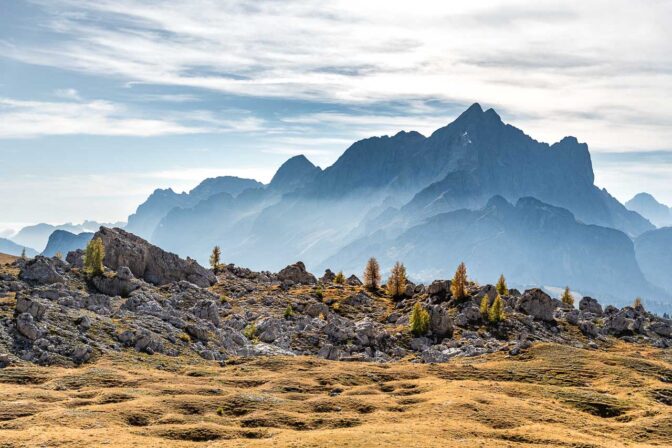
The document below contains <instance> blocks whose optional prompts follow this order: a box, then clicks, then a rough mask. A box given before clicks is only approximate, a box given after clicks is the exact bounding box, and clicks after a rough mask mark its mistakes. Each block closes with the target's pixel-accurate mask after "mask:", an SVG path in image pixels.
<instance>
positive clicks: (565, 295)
mask: <svg viewBox="0 0 672 448" xmlns="http://www.w3.org/2000/svg"><path fill="white" fill-rule="evenodd" d="M560 300H561V301H562V303H564V304H565V305H569V306H574V297H573V296H572V293H571V292H570V291H569V286H567V287H565V290H564V291H563V292H562V296H561V297H560Z"/></svg>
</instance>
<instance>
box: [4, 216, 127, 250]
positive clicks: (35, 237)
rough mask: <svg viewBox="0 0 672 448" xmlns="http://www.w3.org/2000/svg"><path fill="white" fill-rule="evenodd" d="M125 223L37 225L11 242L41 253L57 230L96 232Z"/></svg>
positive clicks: (20, 232)
mask: <svg viewBox="0 0 672 448" xmlns="http://www.w3.org/2000/svg"><path fill="white" fill-rule="evenodd" d="M123 225H124V223H121V222H117V223H100V222H96V221H84V222H83V223H81V224H72V223H66V224H60V225H52V224H45V223H40V224H35V225H32V226H27V227H24V228H23V229H21V230H20V231H19V232H18V233H17V234H16V235H14V236H12V238H11V240H12V241H14V242H15V243H17V244H19V245H21V246H27V247H32V248H34V249H35V250H36V251H38V252H41V251H43V250H44V249H45V248H46V245H47V242H48V241H49V237H50V236H51V234H52V233H54V231H56V230H65V231H67V232H70V233H75V234H78V233H82V232H95V231H96V230H98V228H100V226H106V227H121V226H123Z"/></svg>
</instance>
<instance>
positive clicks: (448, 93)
mask: <svg viewBox="0 0 672 448" xmlns="http://www.w3.org/2000/svg"><path fill="white" fill-rule="evenodd" d="M671 23H672V1H670V0H658V1H656V0H647V1H642V2H633V1H629V0H609V1H599V0H581V1H572V0H569V1H563V2H559V1H553V2H551V1H534V2H533V1H526V2H517V1H506V2H504V1H483V0H481V1H433V2H429V1H413V2H391V1H389V0H387V1H362V0H357V1H329V2H324V1H296V2H290V1H256V2H250V1H235V0H234V1H215V0H184V1H170V2H158V1H147V0H96V1H95V2H89V1H75V0H35V1H21V0H7V1H0V211H1V214H0V233H1V232H3V229H6V228H8V227H17V226H19V225H21V224H22V223H29V222H37V221H46V222H55V223H56V222H65V221H81V220H83V219H86V218H88V219H97V220H122V219H125V218H126V216H127V215H128V214H129V213H130V212H132V211H133V210H134V208H135V207H136V206H137V205H138V203H140V202H141V201H142V200H143V199H144V198H145V197H146V196H147V195H148V194H149V193H150V192H151V191H152V190H153V189H154V188H156V187H168V186H171V187H173V188H175V189H177V190H183V189H189V188H191V187H193V186H194V185H196V184H197V183H198V181H200V180H201V179H203V178H205V177H208V176H215V175H224V174H233V175H239V176H248V177H254V178H257V179H259V180H263V181H267V180H269V179H270V177H271V176H272V173H273V172H274V170H275V169H276V168H277V167H278V166H279V165H280V164H281V163H282V162H283V161H284V160H285V159H286V158H288V157H289V156H291V155H295V154H299V153H303V154H306V155H307V156H308V157H309V158H310V159H311V160H312V161H314V162H315V163H317V164H319V165H321V166H326V165H329V164H331V163H332V162H333V161H334V160H335V159H336V158H337V157H338V155H340V154H341V153H342V152H343V151H344V150H345V149H346V148H347V147H348V146H349V145H350V143H352V142H353V141H355V140H357V139H360V138H363V137H367V136H371V135H381V134H393V133H396V132H397V131H399V130H402V129H404V130H411V129H415V130H418V131H420V132H422V133H425V134H428V133H430V132H431V131H432V130H434V129H436V128H438V127H440V126H443V125H445V124H446V123H448V122H449V121H451V120H452V119H453V118H455V116H456V115H457V114H459V112H461V111H462V110H463V109H464V108H465V107H467V106H468V105H469V104H471V103H473V102H480V103H481V104H482V105H483V106H484V107H494V108H495V109H496V110H497V111H498V112H499V113H500V115H501V116H502V118H503V119H504V120H505V121H507V122H509V123H511V124H514V125H515V126H518V127H520V128H522V129H523V130H525V132H527V133H528V134H529V135H531V136H532V137H534V138H536V139H537V140H542V141H547V142H551V143H552V142H555V141H557V140H559V139H560V138H562V137H563V136H565V135H574V136H576V137H578V138H579V140H581V141H585V142H587V143H588V144H589V146H590V148H591V151H592V153H593V160H594V165H595V169H596V173H597V183H598V185H600V186H603V187H606V188H607V189H608V190H609V191H610V192H611V193H612V194H614V195H615V196H616V197H618V198H619V199H621V200H627V199H629V197H630V196H632V195H633V194H634V193H636V192H639V191H643V190H644V191H649V192H651V193H653V194H654V195H655V196H657V197H658V198H659V199H661V200H663V201H665V202H667V203H672V188H671V187H670V185H671V184H672V180H671V178H672V31H671V30H672V27H671V26H670V24H671ZM0 236H1V235H0Z"/></svg>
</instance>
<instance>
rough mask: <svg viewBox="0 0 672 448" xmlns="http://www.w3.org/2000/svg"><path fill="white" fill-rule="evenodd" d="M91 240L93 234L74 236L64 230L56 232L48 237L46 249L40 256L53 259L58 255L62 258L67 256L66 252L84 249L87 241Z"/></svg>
mask: <svg viewBox="0 0 672 448" xmlns="http://www.w3.org/2000/svg"><path fill="white" fill-rule="evenodd" d="M91 238H93V232H82V233H80V234H74V233H72V232H68V231H66V230H56V231H54V233H52V234H51V235H50V236H49V241H48V242H47V247H46V248H45V249H44V251H43V252H42V255H45V256H47V257H53V256H54V255H56V254H57V253H60V254H61V255H62V256H63V257H65V256H66V255H68V252H70V251H73V250H77V249H84V248H85V247H86V245H87V244H88V242H89V241H91Z"/></svg>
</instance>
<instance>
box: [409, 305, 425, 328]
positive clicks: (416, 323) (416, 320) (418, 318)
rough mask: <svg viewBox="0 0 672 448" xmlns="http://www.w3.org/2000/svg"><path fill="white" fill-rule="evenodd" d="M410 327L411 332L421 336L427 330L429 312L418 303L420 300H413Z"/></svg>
mask: <svg viewBox="0 0 672 448" xmlns="http://www.w3.org/2000/svg"><path fill="white" fill-rule="evenodd" d="M410 327H411V333H413V334H414V335H416V336H422V335H423V334H426V333H427V331H429V313H428V312H427V310H426V309H424V308H423V307H422V305H420V302H415V305H413V312H412V313H411V320H410Z"/></svg>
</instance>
